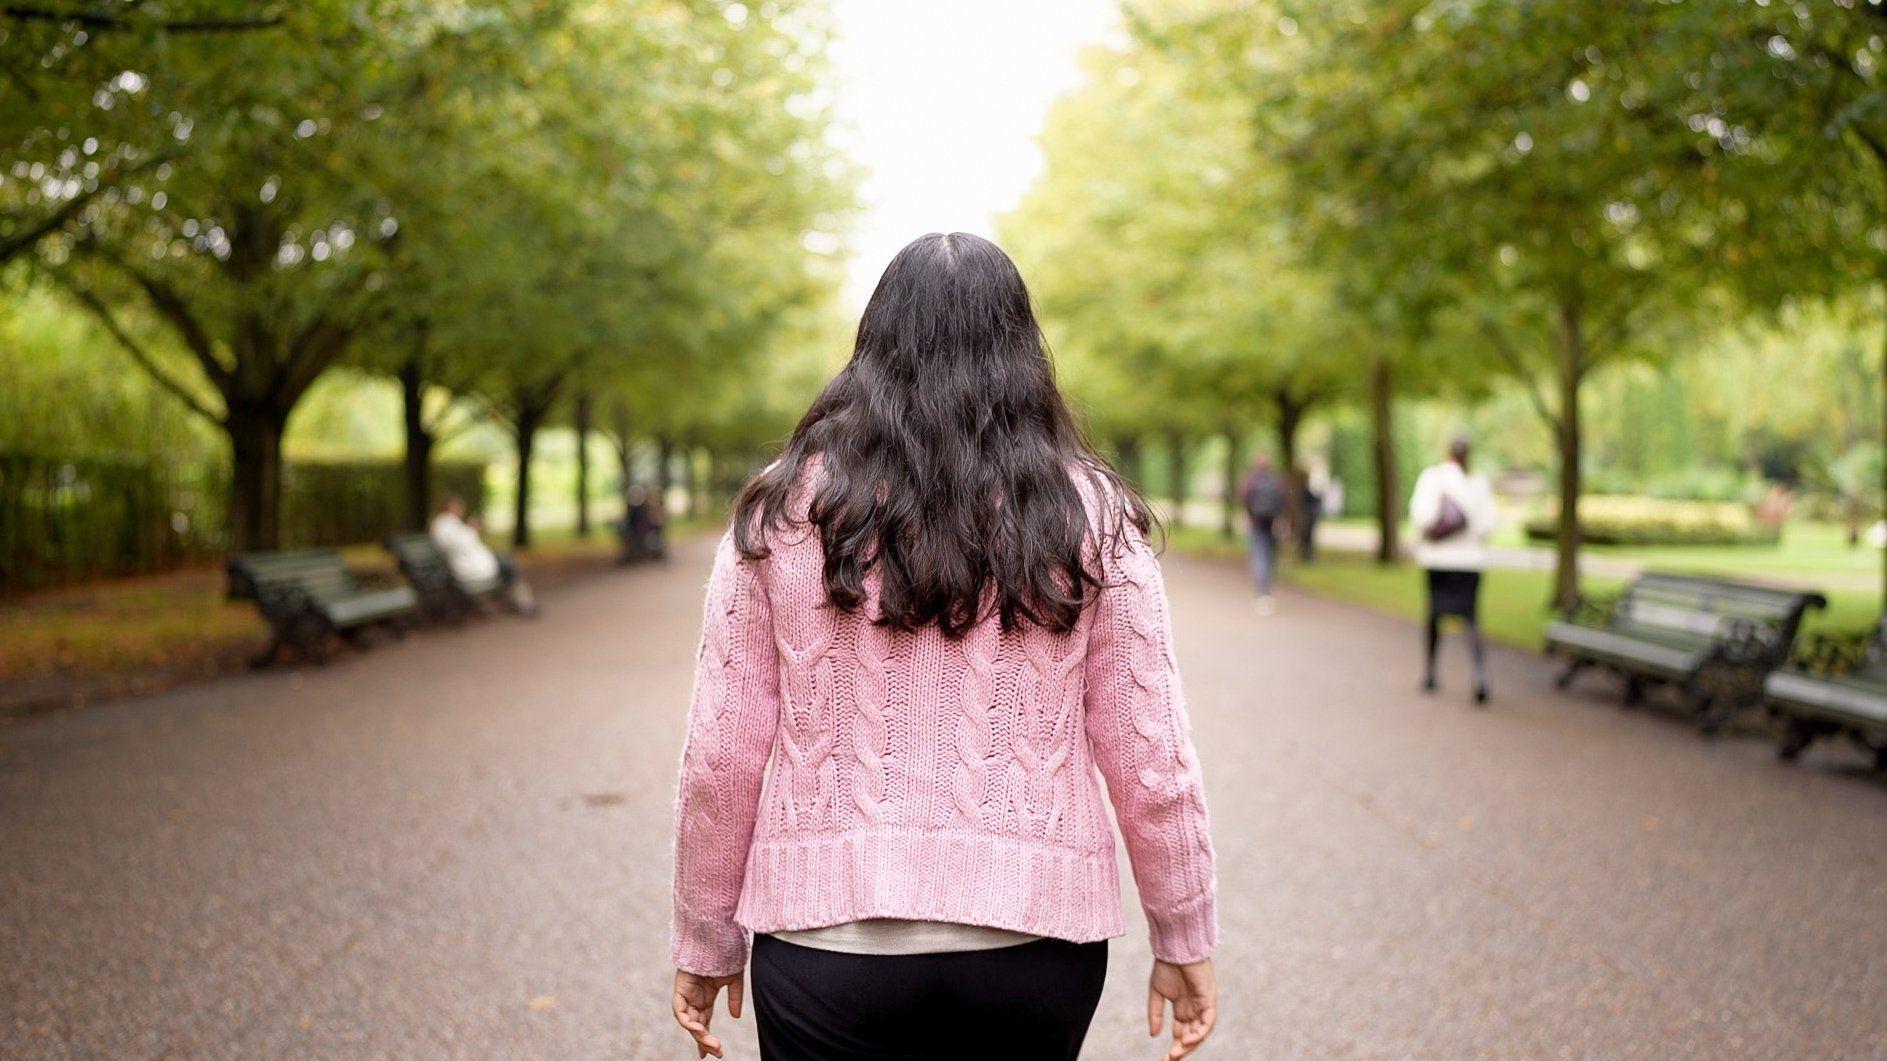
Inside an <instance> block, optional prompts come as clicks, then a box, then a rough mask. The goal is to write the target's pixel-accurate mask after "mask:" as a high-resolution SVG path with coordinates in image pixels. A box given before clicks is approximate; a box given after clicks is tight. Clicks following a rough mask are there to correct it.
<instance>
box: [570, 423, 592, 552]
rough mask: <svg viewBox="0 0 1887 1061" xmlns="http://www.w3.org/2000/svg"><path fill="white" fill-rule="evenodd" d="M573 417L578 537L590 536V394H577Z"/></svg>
mask: <svg viewBox="0 0 1887 1061" xmlns="http://www.w3.org/2000/svg"><path fill="white" fill-rule="evenodd" d="M575 404H576V408H575V409H574V411H573V414H572V418H573V419H574V421H575V427H576V432H577V537H579V538H588V537H589V536H590V395H589V393H588V392H587V391H586V392H583V393H581V394H578V395H577V398H576V403H575Z"/></svg>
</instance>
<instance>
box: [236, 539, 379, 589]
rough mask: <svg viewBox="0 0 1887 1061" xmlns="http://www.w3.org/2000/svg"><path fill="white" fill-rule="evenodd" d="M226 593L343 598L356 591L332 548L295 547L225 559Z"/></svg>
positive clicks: (352, 580) (357, 585)
mask: <svg viewBox="0 0 1887 1061" xmlns="http://www.w3.org/2000/svg"><path fill="white" fill-rule="evenodd" d="M229 591H230V596H232V597H238V598H247V599H250V600H267V599H269V598H273V597H277V596H280V595H282V594H284V593H288V592H296V593H303V594H307V595H308V596H310V597H314V598H316V599H322V598H331V597H345V596H348V595H351V594H354V593H358V592H359V591H360V586H359V584H358V583H356V582H355V581H354V576H353V575H352V574H350V573H348V570H347V565H346V564H344V563H342V562H341V554H340V553H337V552H335V551H334V550H332V549H296V550H291V551H287V552H279V553H243V554H241V555H239V556H234V557H231V558H230V560H229Z"/></svg>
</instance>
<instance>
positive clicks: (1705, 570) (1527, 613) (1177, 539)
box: [1168, 527, 1880, 649]
mask: <svg viewBox="0 0 1887 1061" xmlns="http://www.w3.org/2000/svg"><path fill="white" fill-rule="evenodd" d="M1168 548H1170V549H1173V550H1175V551H1178V552H1182V553H1189V554H1193V555H1204V556H1218V557H1224V558H1230V559H1242V558H1243V557H1244V555H1245V552H1244V545H1243V543H1242V542H1236V541H1228V540H1227V539H1226V538H1224V537H1223V536H1221V535H1220V534H1219V533H1218V532H1217V531H1208V530H1204V529H1196V528H1191V527H1182V528H1179V529H1176V530H1172V531H1170V532H1169V537H1168ZM1673 552H1674V550H1672V549H1669V548H1660V549H1655V550H1646V551H1645V555H1643V556H1639V555H1637V554H1634V553H1630V552H1626V551H1621V550H1607V552H1606V555H1608V556H1618V557H1625V558H1630V559H1634V560H1640V561H1642V562H1644V563H1646V564H1648V565H1650V566H1655V567H1660V568H1663V569H1666V570H1682V571H1692V572H1696V573H1699V574H1714V575H1720V576H1723V577H1736V575H1737V573H1743V574H1745V575H1747V574H1749V573H1752V572H1750V571H1749V568H1748V567H1747V566H1745V564H1744V560H1745V557H1743V556H1742V555H1741V554H1740V553H1739V552H1738V551H1733V550H1711V549H1703V550H1699V553H1701V554H1703V555H1698V556H1683V555H1682V554H1681V552H1679V553H1678V555H1675V556H1673V555H1671V554H1673ZM1712 554H1714V555H1712ZM1712 559H1715V560H1716V561H1717V563H1716V564H1712V563H1710V562H1709V561H1711V560H1712ZM1726 568H1729V570H1726ZM1816 573H1817V568H1815V567H1813V566H1810V567H1807V568H1801V569H1798V568H1780V567H1778V568H1764V569H1763V570H1762V571H1761V574H1762V576H1763V577H1765V578H1774V579H1779V580H1786V581H1789V582H1794V583H1800V584H1802V585H1807V586H1813V585H1816V584H1817V582H1816V578H1815V575H1816ZM1279 577H1280V578H1281V579H1282V580H1283V581H1284V582H1285V583H1287V584H1289V585H1292V586H1295V587H1297V588H1299V589H1303V590H1305V591H1307V592H1310V593H1315V594H1318V595H1319V596H1325V597H1332V598H1335V599H1337V600H1346V601H1351V602H1354V603H1356V604H1361V605H1363V606H1364V607H1367V608H1372V609H1374V610H1376V611H1379V612H1383V613H1385V614H1388V615H1395V616H1399V617H1401V618H1405V619H1411V620H1419V619H1420V618H1422V614H1423V608H1424V589H1423V581H1422V573H1421V571H1420V570H1419V569H1418V568H1416V567H1414V566H1412V565H1409V564H1395V565H1391V566H1387V567H1385V566H1382V565H1380V564H1377V563H1376V562H1375V560H1374V558H1373V557H1370V556H1366V555H1364V554H1361V553H1354V552H1335V551H1330V550H1325V551H1323V552H1322V553H1320V554H1319V556H1318V559H1317V561H1316V562H1315V563H1310V564H1302V563H1297V562H1295V561H1293V560H1291V559H1289V558H1288V557H1287V559H1286V560H1285V561H1284V563H1283V566H1282V568H1281V569H1280V572H1279ZM1583 585H1584V587H1585V589H1586V591H1587V592H1589V593H1594V594H1605V593H1616V592H1618V591H1619V590H1620V589H1622V588H1623V582H1622V581H1621V580H1619V579H1615V578H1597V577H1591V578H1586V579H1584V580H1583ZM1551 589H1552V573H1551V572H1548V571H1522V570H1512V569H1496V570H1492V571H1489V572H1487V574H1486V576H1485V577H1484V578H1483V580H1482V583H1481V623H1482V629H1483V630H1484V631H1485V632H1486V634H1487V636H1488V637H1489V638H1491V639H1493V640H1495V641H1499V642H1501V643H1503V644H1508V645H1514V646H1517V647H1519V648H1526V649H1538V648H1539V647H1540V643H1541V635H1542V631H1543V630H1544V629H1545V627H1546V624H1547V622H1548V621H1549V620H1550V619H1551V618H1552V614H1551V612H1550V610H1549V609H1548V607H1547V600H1548V598H1549V596H1550V593H1551ZM1825 592H1826V593H1827V595H1828V602H1829V603H1828V609H1827V611H1825V612H1821V613H1818V614H1813V615H1811V616H1810V618H1809V621H1808V626H1807V628H1808V629H1809V630H1818V629H1838V630H1859V629H1865V628H1867V627H1869V626H1871V625H1872V624H1873V623H1874V622H1875V621H1876V620H1877V619H1878V617H1879V615H1880V595H1879V593H1878V592H1877V591H1875V590H1872V589H1855V588H1846V587H1834V588H1829V589H1826V590H1825Z"/></svg>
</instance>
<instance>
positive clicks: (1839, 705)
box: [1763, 621, 1887, 770]
mask: <svg viewBox="0 0 1887 1061" xmlns="http://www.w3.org/2000/svg"><path fill="white" fill-rule="evenodd" d="M1763 699H1764V700H1765V701H1767V702H1768V704H1769V710H1770V712H1771V713H1772V714H1774V715H1775V716H1776V718H1777V719H1778V720H1779V721H1780V723H1781V726H1780V734H1779V736H1778V738H1777V744H1776V754H1777V756H1779V757H1780V758H1781V759H1782V760H1783V761H1784V762H1793V761H1794V760H1795V759H1796V758H1797V757H1799V756H1800V755H1801V754H1802V752H1803V750H1804V749H1806V748H1807V747H1808V746H1809V745H1810V744H1812V743H1814V741H1815V739H1816V738H1817V737H1824V736H1837V735H1841V736H1846V737H1848V738H1849V739H1851V740H1853V741H1854V742H1855V743H1856V744H1859V745H1860V746H1861V747H1863V748H1865V749H1867V750H1868V752H1869V753H1871V754H1872V755H1873V757H1874V765H1875V767H1876V768H1878V769H1881V770H1887V621H1883V623H1882V624H1881V625H1880V626H1878V627H1876V628H1875V629H1874V631H1873V632H1872V634H1871V635H1869V634H1849V635H1846V636H1830V635H1823V636H1819V637H1815V638H1812V639H1810V641H1809V644H1808V646H1807V647H1806V649H1805V651H1803V652H1802V653H1801V654H1800V655H1798V656H1797V658H1796V659H1795V660H1794V661H1793V662H1792V663H1791V665H1790V666H1788V667H1784V668H1782V669H1781V670H1778V671H1776V672H1775V673H1773V674H1771V675H1769V678H1768V680H1767V681H1765V682H1763Z"/></svg>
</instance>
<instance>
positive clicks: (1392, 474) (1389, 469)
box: [1369, 357, 1402, 564]
mask: <svg viewBox="0 0 1887 1061" xmlns="http://www.w3.org/2000/svg"><path fill="white" fill-rule="evenodd" d="M1394 400H1395V375H1394V372H1393V371H1392V370H1391V369H1390V366H1389V359H1388V358H1386V357H1379V358H1377V359H1376V361H1375V363H1374V364H1372V365H1371V366H1370V372H1369V428H1370V434H1371V440H1372V442H1373V443H1374V449H1375V453H1374V458H1375V459H1374V465H1375V472H1376V562H1377V563H1379V564H1393V563H1395V562H1396V557H1397V555H1398V554H1399V553H1400V551H1401V550H1400V548H1399V547H1400V545H1401V541H1400V536H1401V528H1400V527H1399V526H1398V524H1399V523H1400V521H1401V515H1402V487H1401V486H1400V484H1398V483H1397V482H1396V479H1397V476H1396V430H1395V407H1394V404H1393V403H1394Z"/></svg>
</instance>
